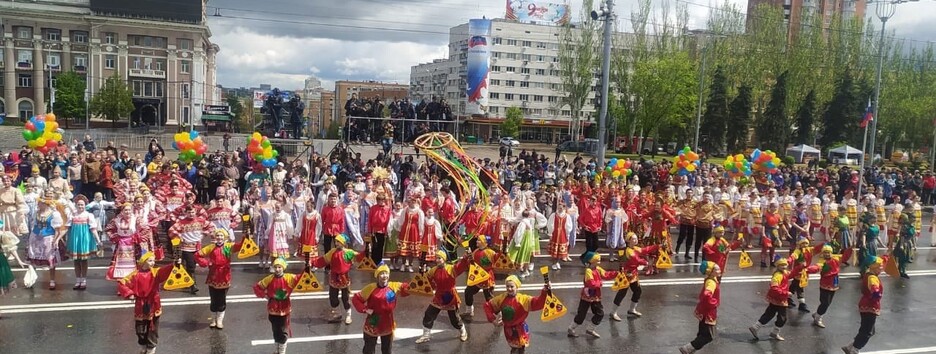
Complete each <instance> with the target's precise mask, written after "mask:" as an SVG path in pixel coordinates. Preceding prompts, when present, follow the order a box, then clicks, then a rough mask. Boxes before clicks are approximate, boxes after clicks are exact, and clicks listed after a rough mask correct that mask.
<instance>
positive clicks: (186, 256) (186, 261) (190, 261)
mask: <svg viewBox="0 0 936 354" xmlns="http://www.w3.org/2000/svg"><path fill="white" fill-rule="evenodd" d="M182 266H183V267H185V271H186V272H188V273H189V275H190V276H191V277H192V281H195V252H189V251H182ZM192 286H195V285H192Z"/></svg>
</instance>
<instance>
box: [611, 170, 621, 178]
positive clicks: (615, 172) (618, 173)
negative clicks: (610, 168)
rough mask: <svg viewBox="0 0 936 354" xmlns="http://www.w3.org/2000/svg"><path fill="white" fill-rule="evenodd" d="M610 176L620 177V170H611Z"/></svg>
mask: <svg viewBox="0 0 936 354" xmlns="http://www.w3.org/2000/svg"><path fill="white" fill-rule="evenodd" d="M611 177H614V178H618V177H621V171H618V170H615V171H614V172H611Z"/></svg>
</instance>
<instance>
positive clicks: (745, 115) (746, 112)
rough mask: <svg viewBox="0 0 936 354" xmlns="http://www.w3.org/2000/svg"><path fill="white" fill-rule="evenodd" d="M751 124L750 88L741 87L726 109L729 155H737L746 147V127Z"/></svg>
mask: <svg viewBox="0 0 936 354" xmlns="http://www.w3.org/2000/svg"><path fill="white" fill-rule="evenodd" d="M750 122H751V88H750V87H748V86H741V88H739V89H738V95H737V96H735V98H734V100H732V101H731V105H730V106H729V107H728V130H727V132H726V138H727V143H728V152H729V153H739V152H741V151H742V150H744V148H745V147H746V146H747V140H748V127H749V126H750Z"/></svg>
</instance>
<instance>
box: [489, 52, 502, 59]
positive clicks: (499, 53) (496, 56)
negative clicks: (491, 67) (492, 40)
mask: <svg viewBox="0 0 936 354" xmlns="http://www.w3.org/2000/svg"><path fill="white" fill-rule="evenodd" d="M491 57H492V58H500V57H501V52H491Z"/></svg>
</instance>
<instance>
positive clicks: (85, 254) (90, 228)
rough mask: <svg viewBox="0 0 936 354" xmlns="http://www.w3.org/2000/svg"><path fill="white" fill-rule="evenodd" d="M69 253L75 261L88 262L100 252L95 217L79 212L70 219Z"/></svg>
mask: <svg viewBox="0 0 936 354" xmlns="http://www.w3.org/2000/svg"><path fill="white" fill-rule="evenodd" d="M67 226H68V237H67V243H66V244H67V246H68V253H69V254H71V258H72V259H74V260H79V261H83V260H88V259H90V258H91V256H92V255H94V254H95V253H97V250H98V243H99V242H98V237H97V234H98V223H97V220H95V218H94V215H92V214H91V213H90V212H87V211H84V210H82V211H79V212H78V213H77V214H74V215H72V217H71V218H69V219H68V223H67Z"/></svg>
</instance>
